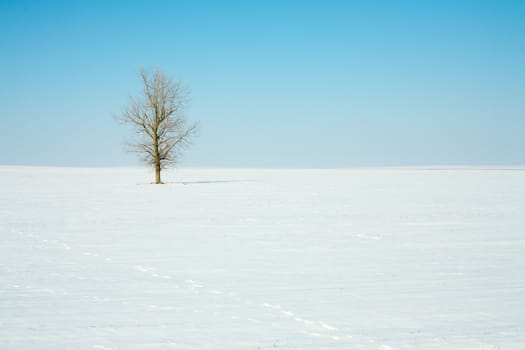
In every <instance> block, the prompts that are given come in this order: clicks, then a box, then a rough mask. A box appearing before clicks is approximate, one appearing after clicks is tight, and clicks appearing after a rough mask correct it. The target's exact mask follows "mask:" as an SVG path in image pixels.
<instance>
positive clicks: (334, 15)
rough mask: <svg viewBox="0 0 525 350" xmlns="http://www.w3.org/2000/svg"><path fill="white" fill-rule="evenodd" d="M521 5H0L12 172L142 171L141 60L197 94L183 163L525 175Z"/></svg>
mask: <svg viewBox="0 0 525 350" xmlns="http://www.w3.org/2000/svg"><path fill="white" fill-rule="evenodd" d="M524 19H525V2H524V1H505V0H499V1H482V0H478V1H443V0H442V1H316V2H314V1H209V2H208V1H157V2H153V1H122V2H118V1H83V2H81V1H77V2H75V1H23V0H21V1H20V0H19V1H1V0H0V30H1V33H2V35H1V36H0V77H1V83H0V102H1V107H0V122H1V127H0V164H22V165H60V166H126V165H136V164H138V161H137V160H136V159H135V155H133V154H128V153H126V152H125V151H124V147H123V143H124V140H125V138H126V136H127V135H129V132H128V130H126V129H125V128H123V127H122V126H121V125H119V124H118V123H116V122H115V121H114V119H113V117H112V116H114V115H118V114H119V113H120V111H121V110H122V109H123V107H124V106H125V105H126V104H127V102H128V101H129V96H132V95H135V94H137V93H138V91H139V88H140V86H139V81H138V70H139V69H140V67H145V68H153V67H158V68H160V69H162V70H164V71H165V72H166V73H168V74H169V75H171V76H173V77H176V78H180V79H182V80H183V81H184V82H185V83H186V84H187V85H189V86H190V87H191V90H192V102H191V105H190V108H189V110H188V115H189V117H190V119H192V120H200V122H201V125H202V128H201V135H200V137H199V138H198V139H196V142H195V144H194V146H193V147H192V148H191V149H190V150H189V151H188V152H187V153H186V156H185V158H184V162H183V163H182V164H181V165H182V166H199V167H221V166H225V167H235V166H237V167H356V166H399V165H401V166H405V165H524V164H525V135H524V134H525V20H524Z"/></svg>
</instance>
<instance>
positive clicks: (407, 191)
mask: <svg viewBox="0 0 525 350" xmlns="http://www.w3.org/2000/svg"><path fill="white" fill-rule="evenodd" d="M151 178H152V174H151V172H149V171H147V170H142V169H123V168H120V169H78V168H77V169H75V168H40V167H0V184H1V185H0V349H17V350H18V349H53V350H55V349H228V350H236V349H254V350H255V349H276V348H280V349H374V350H378V349H379V350H397V349H466V350H474V349H479V350H482V349H484V350H488V349H494V350H495V349H501V350H506V349H524V348H525V312H523V310H525V255H524V251H525V250H524V249H525V169H476V168H463V169H417V168H413V169H410V168H406V169H353V170H348V169H335V170H332V169H327V170H300V169H297V170H287V169H181V170H176V171H172V172H169V173H167V174H166V179H167V181H168V183H167V184H165V185H162V186H156V185H150V184H149V181H150V180H151Z"/></svg>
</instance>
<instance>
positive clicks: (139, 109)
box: [121, 69, 198, 184]
mask: <svg viewBox="0 0 525 350" xmlns="http://www.w3.org/2000/svg"><path fill="white" fill-rule="evenodd" d="M140 78H141V80H142V85H143V91H142V94H141V95H140V97H139V98H132V99H131V103H130V105H129V106H128V107H127V108H126V109H125V110H124V112H123V113H122V116H121V121H123V122H124V123H127V124H131V125H132V126H133V128H134V130H135V133H136V136H137V138H136V139H135V140H134V141H133V142H131V143H130V148H131V149H130V150H131V151H133V152H137V153H139V154H141V155H142V160H143V161H144V162H145V163H146V164H148V165H152V166H153V168H154V169H155V183H156V184H161V183H162V181H161V177H160V172H161V170H162V169H164V168H166V167H167V166H169V165H174V164H175V163H177V161H178V160H179V159H180V156H181V152H182V151H183V150H184V149H185V148H187V147H188V146H189V145H190V143H191V139H192V137H193V136H195V134H196V132H197V129H198V123H194V124H191V125H188V122H187V119H186V114H185V107H186V105H187V102H188V100H189V92H188V90H187V89H186V88H185V87H184V86H183V85H182V83H181V82H180V81H179V80H173V79H171V78H168V77H166V75H165V74H164V73H163V72H161V71H159V70H155V71H153V72H152V73H148V72H146V71H145V70H144V69H142V70H141V71H140Z"/></svg>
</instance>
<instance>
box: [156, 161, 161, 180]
mask: <svg viewBox="0 0 525 350" xmlns="http://www.w3.org/2000/svg"><path fill="white" fill-rule="evenodd" d="M155 183H156V184H157V185H158V184H161V183H162V181H160V162H158V163H157V164H155Z"/></svg>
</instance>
